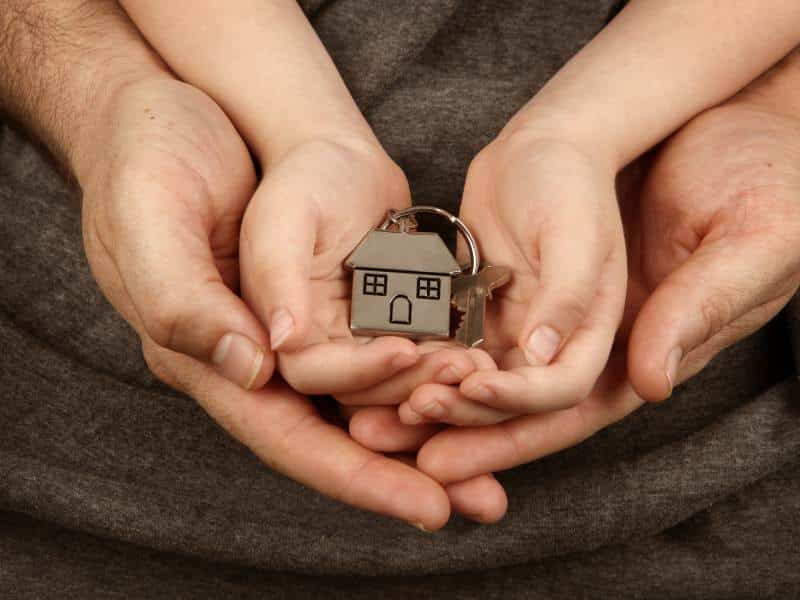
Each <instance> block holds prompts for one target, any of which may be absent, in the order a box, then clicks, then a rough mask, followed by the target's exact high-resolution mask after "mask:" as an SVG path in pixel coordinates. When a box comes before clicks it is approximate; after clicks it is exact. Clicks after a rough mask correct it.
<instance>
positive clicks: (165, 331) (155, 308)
mask: <svg viewBox="0 0 800 600" xmlns="http://www.w3.org/2000/svg"><path fill="white" fill-rule="evenodd" d="M181 311H182V307H181V303H180V302H178V301H177V300H176V299H175V298H174V297H172V296H170V295H166V294H164V295H156V296H155V297H154V299H153V301H152V303H151V304H150V306H149V307H148V308H147V311H146V314H145V315H144V319H143V321H144V327H145V330H146V331H147V335H149V336H150V337H151V338H152V339H153V341H154V342H155V343H156V344H158V345H159V346H162V347H164V348H170V349H174V347H175V339H176V332H177V331H178V329H179V324H180V321H181Z"/></svg>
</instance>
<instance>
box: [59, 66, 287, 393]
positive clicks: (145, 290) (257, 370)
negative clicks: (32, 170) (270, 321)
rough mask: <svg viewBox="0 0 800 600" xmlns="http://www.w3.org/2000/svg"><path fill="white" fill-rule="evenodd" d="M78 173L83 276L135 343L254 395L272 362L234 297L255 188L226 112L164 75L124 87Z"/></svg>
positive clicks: (257, 328) (258, 330)
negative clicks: (211, 368) (195, 364)
mask: <svg viewBox="0 0 800 600" xmlns="http://www.w3.org/2000/svg"><path fill="white" fill-rule="evenodd" d="M87 145H88V146H90V148H88V149H85V150H84V151H83V152H81V153H80V155H79V158H80V160H78V161H76V165H75V171H76V176H77V177H78V181H79V183H80V184H81V187H82V188H83V207H82V211H83V220H82V223H83V234H84V243H85V247H86V255H87V257H88V259H89V265H90V266H91V268H92V272H93V274H94V276H95V278H96V279H97V281H98V283H99V285H100V287H101V288H102V290H103V291H104V292H105V294H106V296H107V297H108V298H109V299H110V300H111V302H112V304H113V305H114V306H115V308H117V310H119V311H120V312H121V313H122V315H123V316H124V317H125V318H126V319H127V320H128V322H130V323H131V324H132V325H133V326H134V327H135V328H136V330H137V332H138V333H139V335H140V336H141V337H142V340H143V342H145V343H144V344H143V345H144V347H145V349H148V348H150V349H154V348H165V349H169V350H173V351H175V352H180V353H183V354H186V355H188V356H192V357H193V358H196V359H197V360H200V361H203V362H207V363H209V364H215V365H216V366H217V368H218V369H219V372H220V373H221V374H223V375H224V376H225V377H227V378H228V379H229V380H231V381H233V382H234V383H236V384H238V385H239V386H241V387H243V388H245V389H251V388H259V387H261V386H263V385H264V383H266V381H267V380H268V379H269V378H270V376H271V374H272V370H273V367H274V358H273V356H272V354H271V353H270V352H269V350H268V346H269V345H268V339H269V338H268V336H267V333H266V331H265V330H264V328H263V327H262V326H261V324H260V323H259V321H258V319H257V318H256V317H255V316H254V315H253V314H252V313H251V311H250V310H249V309H248V308H247V306H246V305H245V304H244V302H243V301H242V300H241V299H240V298H239V297H238V296H237V295H236V293H235V290H236V289H237V287H238V283H239V265H238V258H237V257H238V249H239V228H240V224H241V219H242V214H243V213H244V209H245V206H246V205H247V202H248V201H249V199H250V196H251V195H252V192H253V189H254V186H255V173H254V169H253V165H252V161H251V160H250V157H249V154H248V151H247V148H246V147H245V145H244V143H243V142H242V141H241V139H240V138H239V136H238V135H237V133H236V130H235V129H234V127H233V125H231V123H230V121H229V120H228V119H227V117H226V116H225V115H224V114H223V112H222V111H221V110H220V109H219V108H218V107H217V105H216V104H214V102H213V101H211V100H210V99H209V98H208V97H207V96H205V95H204V94H202V93H201V92H199V91H198V90H196V89H194V88H192V87H190V86H188V85H185V84H182V83H180V82H178V81H175V80H172V79H170V78H168V77H166V76H164V77H156V78H153V79H147V80H143V81H141V80H137V81H136V82H132V83H127V84H125V85H122V86H120V87H119V89H118V90H117V91H116V92H115V93H113V94H111V95H110V98H109V101H108V103H107V105H106V107H105V110H103V111H101V112H100V113H99V114H98V115H97V120H96V122H95V124H94V125H93V128H92V136H91V138H87Z"/></svg>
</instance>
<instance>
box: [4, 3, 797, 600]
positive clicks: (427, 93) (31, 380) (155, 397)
mask: <svg viewBox="0 0 800 600" xmlns="http://www.w3.org/2000/svg"><path fill="white" fill-rule="evenodd" d="M304 4H305V8H306V9H307V12H308V13H309V15H310V17H311V18H312V20H313V22H314V25H315V27H316V28H317V30H318V31H319V33H320V36H321V37H322V39H323V41H324V42H325V44H326V46H327V47H328V48H329V49H330V51H331V53H332V55H333V56H334V59H335V61H336V62H337V65H338V66H339V68H340V70H341V72H342V73H343V75H344V77H345V79H346V81H347V83H348V85H349V87H350V89H351V90H352V92H353V94H354V95H355V97H356V99H357V101H358V103H359V105H360V106H361V107H362V109H363V110H364V111H365V113H366V115H367V117H368V119H369V120H370V122H371V123H372V125H373V126H374V128H375V130H376V132H377V134H378V136H379V137H380V139H381V140H382V141H383V143H384V144H385V146H386V147H387V149H388V150H389V152H390V154H391V155H392V156H393V157H394V158H395V159H396V160H397V161H398V162H399V163H400V165H401V166H402V167H403V168H404V169H405V171H406V173H407V174H408V176H409V179H410V181H411V185H412V190H413V192H414V195H415V198H416V199H417V201H424V202H425V203H434V204H438V205H440V206H443V207H445V208H448V209H450V210H457V205H458V199H459V194H460V190H461V187H462V185H463V179H464V174H465V171H466V167H467V166H468V164H469V160H470V158H471V157H472V156H473V155H474V154H475V153H476V152H477V151H478V150H479V149H480V148H481V147H482V146H483V145H484V144H485V143H486V142H487V141H489V140H490V139H491V138H492V136H493V135H495V134H496V132H497V131H498V130H499V129H500V127H502V125H503V124H504V122H505V121H506V120H507V119H508V117H509V116H510V115H511V114H513V113H514V111H515V110H516V109H517V108H518V107H519V106H520V105H521V104H522V103H523V102H524V101H525V100H526V99H528V98H529V97H530V96H531V95H532V94H533V93H535V91H536V90H537V89H538V88H539V87H540V86H541V85H542V84H543V83H544V82H545V81H546V80H547V79H548V78H549V77H550V76H551V75H552V74H553V73H554V72H555V71H556V70H557V69H558V68H559V66H560V65H561V64H563V63H564V61H565V60H567V59H568V58H569V57H570V56H572V55H573V54H574V53H575V52H576V51H577V50H578V49H579V48H580V47H581V46H582V45H583V44H585V43H586V42H587V41H588V40H589V39H590V38H591V37H592V36H593V35H594V34H595V33H596V32H597V31H598V30H599V29H600V28H602V26H603V25H604V23H605V22H606V20H607V18H608V16H609V14H610V13H611V11H612V10H613V9H614V6H613V5H614V4H615V2H613V1H612V0H606V1H601V0H598V1H595V2H591V1H587V0H559V1H558V2H553V1H552V0H532V1H523V0H519V1H507V2H503V3H498V2H490V1H488V0H487V1H483V2H481V1H466V0H463V1H458V0H420V1H415V2H409V3H405V2H392V1H390V0H338V1H333V2H328V3H320V2H306V3H304ZM0 208H1V209H2V212H1V213H0V273H1V274H2V275H1V276H2V285H0V352H1V353H2V354H0V356H2V360H0V597H3V598H6V597H7V598H26V597H30V598H39V597H72V598H84V597H85V598H94V597H120V598H130V597H147V598H157V597H164V598H177V597H181V598H195V597H198V598H201V597H203V598H205V597H226V598H227V597H265V596H267V597H281V598H295V597H297V598H318V597H321V596H323V597H325V596H329V597H334V598H345V597H357V598H362V597H363V598H374V597H376V596H377V595H378V594H382V595H383V596H385V597H388V598H395V597H396V598H406V597H409V596H410V595H412V594H413V595H415V596H417V597H420V598H429V597H430V598H434V597H441V596H443V595H445V594H446V593H452V594H454V595H455V596H456V597H463V598H487V597H503V598H517V597H519V598H579V597H618V596H625V597H697V598H720V597H755V596H758V597H776V598H785V597H791V596H796V595H800V574H798V568H797V567H798V565H800V549H799V548H800V521H799V520H798V519H797V514H798V511H799V510H800V452H799V450H800V402H799V401H798V400H799V399H800V384H798V379H797V375H796V374H797V369H798V365H800V352H798V349H800V304H798V303H797V302H795V303H794V304H793V305H792V306H790V307H789V309H787V310H786V311H784V313H783V314H782V315H780V316H779V317H778V318H776V319H775V320H774V321H773V322H772V323H770V324H769V325H768V326H767V327H765V328H764V329H762V330H761V331H760V332H758V333H757V334H755V335H753V336H751V337H750V338H748V339H746V340H744V341H743V342H741V343H739V344H738V345H736V346H735V347H734V348H731V349H729V350H728V351H727V352H725V353H723V355H721V356H720V357H718V358H717V359H716V360H715V361H714V362H713V363H712V364H711V365H709V367H708V368H707V369H706V370H705V371H703V373H701V374H700V375H699V376H697V377H696V378H695V379H693V380H692V381H690V382H689V383H688V384H686V385H685V386H683V387H682V388H680V389H679V390H678V391H677V393H676V395H675V397H674V398H673V399H671V400H670V401H669V402H667V403H665V404H663V405H658V406H646V407H644V408H642V409H641V410H639V411H638V412H637V413H635V414H634V415H632V416H630V417H629V418H628V419H626V420H625V421H623V422H621V423H619V424H617V425H614V426H613V427H611V428H609V429H608V430H606V431H603V432H600V433H599V434H598V435H596V436H595V437H594V438H592V439H590V440H588V441H587V442H585V443H584V444H582V445H580V446H578V447H576V448H573V449H571V450H568V451H566V452H563V453H561V454H559V455H556V456H553V457H549V458H546V459H544V460H541V461H539V462H537V463H535V464H531V465H527V466H524V467H520V468H517V469H514V470H512V471H509V472H506V473H503V474H500V476H499V478H500V479H501V481H502V483H503V484H504V485H505V486H506V488H507V489H508V492H509V497H510V506H509V512H508V516H507V517H506V518H505V520H504V521H502V522H501V523H500V524H498V525H494V526H479V525H475V524H471V523H469V522H467V521H465V520H462V519H459V518H454V519H453V520H452V522H451V523H450V524H449V525H448V526H447V527H446V528H445V529H444V530H443V531H441V532H439V533H436V534H433V535H426V534H423V533H420V532H417V531H416V530H414V529H412V528H410V527H408V526H407V525H405V524H402V523H398V522H395V521H392V520H389V519H386V518H382V517H378V516H375V515H371V514H366V513H362V512H359V511H357V510H355V509H351V508H349V507H346V506H343V505H340V504H337V503H336V502H333V501H331V500H328V499H326V498H324V497H321V496H320V495H318V494H316V493H315V492H312V491H310V490H308V489H306V488H303V487H302V486H300V485H298V484H296V483H294V482H292V481H289V480H287V479H285V478H284V477H282V476H280V475H276V474H275V473H273V472H271V471H269V470H268V469H267V468H266V467H264V466H262V465H261V464H260V463H259V462H258V461H257V460H256V459H255V458H254V457H253V456H251V455H250V453H249V452H248V451H247V450H246V449H245V448H243V447H242V446H240V445H239V444H238V443H237V442H235V441H233V440H232V439H230V438H229V437H228V436H227V435H225V434H224V433H223V432H222V431H221V430H220V428H219V427H218V426H217V425H216V424H215V423H214V422H213V421H212V420H211V419H210V418H209V417H208V416H206V415H205V413H203V411H202V410H201V409H199V408H198V407H197V406H196V405H195V404H194V402H193V401H192V400H191V399H189V398H186V397H184V396H182V395H180V394H178V393H176V392H173V391H171V390H169V389H167V388H166V387H164V386H162V385H161V384H159V383H158V382H156V381H155V380H154V379H153V377H152V376H151V375H150V374H149V373H148V371H147V369H146V366H145V364H144V362H143V360H142V357H141V353H140V350H139V348H138V343H137V339H136V336H135V335H134V334H133V333H132V332H131V331H130V329H129V328H128V327H127V325H126V324H125V323H124V322H123V321H122V320H121V318H120V317H119V316H117V315H116V313H115V312H114V311H113V309H112V308H111V307H110V306H109V305H108V304H107V303H106V302H105V300H104V299H103V297H102V295H101V294H100V292H99V291H98V289H97V287H96V285H95V284H94V282H93V281H92V278H91V275H90V273H89V270H88V267H87V266H86V261H85V258H84V256H83V251H82V247H81V240H80V221H79V219H80V215H79V210H78V205H77V201H76V193H75V192H74V191H72V190H70V189H69V187H68V186H67V185H66V184H65V183H64V182H63V180H62V179H61V178H60V177H59V176H58V174H57V173H56V172H55V171H54V170H53V169H52V168H51V167H50V166H49V165H48V163H47V161H46V159H44V158H43V157H42V156H41V155H40V154H39V153H38V152H37V150H36V149H35V148H34V147H33V146H32V145H31V144H30V143H28V142H27V141H25V140H24V138H23V137H21V136H20V135H19V134H18V133H16V132H14V131H12V130H11V129H10V128H8V127H4V126H3V127H1V128H0Z"/></svg>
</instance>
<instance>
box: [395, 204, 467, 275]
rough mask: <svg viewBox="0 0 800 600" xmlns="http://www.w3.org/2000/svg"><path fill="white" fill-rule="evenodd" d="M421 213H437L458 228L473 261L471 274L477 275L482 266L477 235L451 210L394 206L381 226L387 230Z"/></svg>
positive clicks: (436, 207) (434, 207)
mask: <svg viewBox="0 0 800 600" xmlns="http://www.w3.org/2000/svg"><path fill="white" fill-rule="evenodd" d="M419 213H426V214H429V215H437V216H439V217H443V218H445V219H447V220H448V221H450V223H451V224H452V225H455V227H456V229H458V231H459V232H460V233H461V235H463V236H464V239H465V240H466V241H467V248H468V249H469V258H470V262H471V263H472V266H471V268H470V272H469V274H470V275H472V276H475V275H477V274H478V271H479V270H480V268H481V256H480V253H479V252H478V242H477V241H476V240H475V236H473V235H472V232H471V231H470V230H469V228H468V227H467V225H466V224H465V223H464V221H462V220H461V219H459V218H458V217H457V216H455V215H451V214H450V213H449V212H447V211H446V210H444V209H441V208H439V207H438V206H411V207H409V208H404V209H403V210H397V209H394V208H393V209H391V210H390V211H389V215H388V216H387V217H386V220H385V221H384V222H383V224H382V225H381V227H380V228H381V229H382V230H384V231H386V230H387V229H389V227H390V226H391V225H399V224H400V221H402V220H403V219H407V218H409V217H412V216H414V215H416V214H419Z"/></svg>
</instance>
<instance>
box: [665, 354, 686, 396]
mask: <svg viewBox="0 0 800 600" xmlns="http://www.w3.org/2000/svg"><path fill="white" fill-rule="evenodd" d="M682 358H683V350H681V349H680V348H679V347H678V346H676V347H675V348H673V349H672V350H670V351H669V354H668V355H667V370H666V376H667V384H668V385H669V393H670V395H672V390H674V389H675V382H676V381H677V380H678V366H679V365H680V363H681V359H682Z"/></svg>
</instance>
